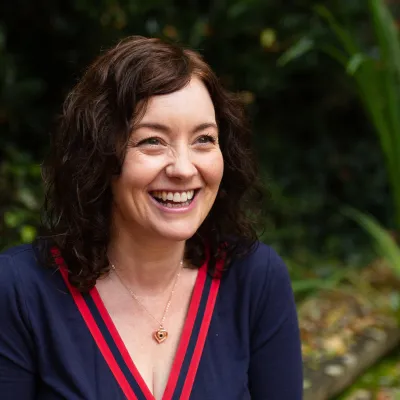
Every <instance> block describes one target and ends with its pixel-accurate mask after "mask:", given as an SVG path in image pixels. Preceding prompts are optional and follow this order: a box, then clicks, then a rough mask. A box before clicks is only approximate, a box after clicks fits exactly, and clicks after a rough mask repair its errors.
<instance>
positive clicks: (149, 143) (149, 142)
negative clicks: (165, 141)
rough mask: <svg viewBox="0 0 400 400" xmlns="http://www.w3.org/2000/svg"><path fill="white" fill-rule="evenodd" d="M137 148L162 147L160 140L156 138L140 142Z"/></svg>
mask: <svg viewBox="0 0 400 400" xmlns="http://www.w3.org/2000/svg"><path fill="white" fill-rule="evenodd" d="M137 145H138V146H160V145H162V142H161V139H159V138H157V137H149V138H147V139H143V140H141V141H140V142H139V143H138V144H137Z"/></svg>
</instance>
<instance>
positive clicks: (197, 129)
mask: <svg viewBox="0 0 400 400" xmlns="http://www.w3.org/2000/svg"><path fill="white" fill-rule="evenodd" d="M141 128H147V129H152V130H153V131H159V132H163V133H170V132H171V129H170V128H169V127H168V126H167V125H164V124H160V123H158V122H142V123H139V124H137V125H136V126H135V127H134V130H138V129H141ZM209 128H213V129H216V130H218V126H217V124H215V123H214V122H204V123H202V124H199V125H196V126H195V127H194V129H192V133H197V132H201V131H204V130H205V129H209Z"/></svg>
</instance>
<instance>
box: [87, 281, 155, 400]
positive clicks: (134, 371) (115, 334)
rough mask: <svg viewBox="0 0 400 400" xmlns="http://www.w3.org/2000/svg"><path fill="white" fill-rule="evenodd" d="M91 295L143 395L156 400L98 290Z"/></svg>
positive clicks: (94, 289)
mask: <svg viewBox="0 0 400 400" xmlns="http://www.w3.org/2000/svg"><path fill="white" fill-rule="evenodd" d="M90 295H91V296H92V298H93V301H94V302H95V304H96V307H97V309H98V310H99V313H100V315H101V317H102V318H103V321H104V323H105V324H106V326H107V329H108V331H109V332H110V334H111V336H112V338H113V340H114V342H115V344H116V346H117V347H118V350H119V352H120V353H121V355H122V358H123V359H124V361H125V363H126V365H127V367H128V368H129V370H130V371H131V374H132V375H133V377H134V378H135V380H136V382H137V384H138V385H139V387H140V389H141V390H142V392H143V395H144V396H145V397H146V399H147V400H154V396H153V394H152V393H151V392H150V390H149V388H148V387H147V385H146V382H145V381H144V379H143V378H142V376H141V375H140V373H139V371H138V369H137V368H136V366H135V364H134V363H133V361H132V358H131V356H130V355H129V352H128V350H127V348H126V346H125V344H124V342H123V340H122V338H121V336H120V335H119V333H118V331H117V328H116V327H115V325H114V322H113V321H112V319H111V317H110V314H109V313H108V311H107V309H106V307H105V305H104V303H103V300H102V299H101V297H100V294H99V292H98V290H97V289H96V288H93V289H92V290H91V291H90Z"/></svg>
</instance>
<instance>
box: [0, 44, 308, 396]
mask: <svg viewBox="0 0 400 400" xmlns="http://www.w3.org/2000/svg"><path fill="white" fill-rule="evenodd" d="M250 143H251V137H250V131H249V130H248V129H247V128H246V124H245V120H244V116H243V110H242V107H241V104H240V103H239V102H238V101H237V99H236V97H235V96H234V95H232V94H230V93H228V92H227V91H226V90H224V89H223V88H222V86H221V85H220V83H219V81H218V79H217V78H216V76H215V74H214V73H213V71H212V70H211V69H210V67H209V66H208V65H207V64H206V63H205V62H204V61H203V60H202V58H201V57H200V55H199V54H198V53H196V52H194V51H192V50H188V49H185V48H183V47H180V46H177V45H174V44H170V43H165V42H163V41H161V40H159V39H148V38H143V37H130V38H127V39H125V40H123V41H122V42H120V43H118V44H117V45H116V46H115V47H114V48H112V49H110V50H108V51H107V52H105V53H104V54H102V55H101V56H100V57H99V58H98V59H97V60H95V61H94V63H93V64H92V65H91V66H90V67H89V68H88V70H87V72H86V73H85V74H84V76H83V77H82V79H81V80H80V81H79V82H78V84H77V85H76V87H75V88H73V90H72V91H71V93H70V94H69V95H68V96H67V98H66V101H65V104H64V108H63V112H62V114H61V117H60V121H59V125H58V129H57V130H56V131H55V132H54V134H53V135H52V142H51V148H50V153H49V156H48V157H47V159H46V160H45V162H44V170H43V176H44V182H45V189H46V201H45V204H44V207H43V228H42V234H41V235H40V236H39V237H38V238H37V240H36V241H35V243H34V244H33V245H32V246H26V245H25V246H19V247H16V248H13V249H10V250H8V251H7V252H5V253H3V254H1V255H0V321H2V327H1V329H0V393H1V398H2V400H11V399H18V400H25V399H26V400H28V399H39V400H40V399H49V400H52V399H54V400H55V399H68V400H69V399H71V400H72V399H85V400H86V399H89V400H92V399H93V400H94V399H96V400H102V399H104V400H109V399H140V400H144V399H146V400H155V399H157V400H158V399H163V400H178V399H182V400H185V399H194V400H196V399H199V400H200V399H201V400H204V399H213V400H227V399H229V400H231V399H232V400H233V399H238V400H239V399H240V400H244V399H250V398H251V399H252V400H264V399H268V400H278V399H279V400H299V399H301V397H302V395H301V393H302V363H301V351H300V339H299V328H298V323H297V315H296V309H295V304H294V300H293V293H292V290H291V285H290V280H289V276H288V273H287V269H286V267H285V265H284V264H283V262H282V260H281V259H280V258H279V256H278V255H277V254H276V253H275V252H274V251H273V250H272V249H271V248H270V247H268V246H266V245H264V244H261V243H259V242H258V241H257V235H256V232H255V227H254V222H253V220H252V219H251V218H250V216H251V217H254V216H256V215H257V213H258V211H259V208H260V203H259V202H258V200H259V193H260V190H259V188H258V185H257V175H256V168H255V163H254V157H253V155H252V152H251V148H250Z"/></svg>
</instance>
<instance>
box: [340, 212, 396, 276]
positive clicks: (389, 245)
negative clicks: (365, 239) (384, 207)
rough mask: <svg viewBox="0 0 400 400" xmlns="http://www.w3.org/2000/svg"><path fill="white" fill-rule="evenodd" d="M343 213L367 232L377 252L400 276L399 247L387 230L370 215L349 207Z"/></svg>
mask: <svg viewBox="0 0 400 400" xmlns="http://www.w3.org/2000/svg"><path fill="white" fill-rule="evenodd" d="M343 213H344V214H345V215H346V216H347V217H349V218H351V219H353V220H354V221H356V222H357V223H358V224H359V225H360V226H361V227H362V228H364V229H365V230H366V232H368V233H369V235H370V236H371V237H372V239H373V240H374V242H375V244H376V248H377V250H378V252H379V254H380V255H381V256H382V257H383V258H385V259H386V260H387V261H388V262H389V264H390V266H391V267H392V269H393V271H394V272H395V274H396V275H398V276H399V277H400V248H399V247H398V246H397V244H396V242H395V240H394V239H393V238H392V236H391V235H390V234H389V232H388V231H387V230H386V229H385V228H383V227H382V226H381V225H380V224H379V222H378V221H377V220H376V219H375V218H374V217H372V216H371V215H368V214H364V213H362V212H360V211H358V210H355V209H354V208H350V207H347V208H345V209H344V210H343Z"/></svg>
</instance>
